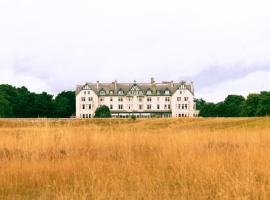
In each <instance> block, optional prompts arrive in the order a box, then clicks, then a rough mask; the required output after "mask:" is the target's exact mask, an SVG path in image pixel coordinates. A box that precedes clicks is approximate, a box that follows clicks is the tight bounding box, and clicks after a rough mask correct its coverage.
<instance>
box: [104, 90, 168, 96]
mask: <svg viewBox="0 0 270 200" xmlns="http://www.w3.org/2000/svg"><path fill="white" fill-rule="evenodd" d="M99 94H100V95H106V91H105V90H101V91H100V92H99ZM109 94H110V95H113V94H114V91H112V90H111V91H109ZM117 94H118V95H124V91H123V90H119V91H118V93H117ZM128 94H129V95H130V94H135V95H137V94H139V95H143V92H142V91H131V92H128ZM146 94H147V95H152V94H153V92H152V90H147V92H146ZM160 94H161V92H160V91H157V95H160ZM164 94H165V95H170V94H171V92H170V91H169V90H166V91H165V92H164Z"/></svg>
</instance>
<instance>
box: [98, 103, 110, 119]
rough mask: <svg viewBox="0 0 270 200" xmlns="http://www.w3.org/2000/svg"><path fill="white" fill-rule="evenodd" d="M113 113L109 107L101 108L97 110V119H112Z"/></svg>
mask: <svg viewBox="0 0 270 200" xmlns="http://www.w3.org/2000/svg"><path fill="white" fill-rule="evenodd" d="M111 117H112V115H111V111H110V109H109V107H108V106H105V105H103V106H100V107H98V108H97V109H96V112H95V118H111Z"/></svg>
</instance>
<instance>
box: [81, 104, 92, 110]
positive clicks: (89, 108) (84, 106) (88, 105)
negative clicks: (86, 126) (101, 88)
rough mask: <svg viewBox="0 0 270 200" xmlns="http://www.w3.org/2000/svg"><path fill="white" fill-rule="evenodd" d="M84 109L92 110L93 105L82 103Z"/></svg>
mask: <svg viewBox="0 0 270 200" xmlns="http://www.w3.org/2000/svg"><path fill="white" fill-rule="evenodd" d="M82 109H83V110H85V109H88V110H91V109H92V105H91V104H82Z"/></svg>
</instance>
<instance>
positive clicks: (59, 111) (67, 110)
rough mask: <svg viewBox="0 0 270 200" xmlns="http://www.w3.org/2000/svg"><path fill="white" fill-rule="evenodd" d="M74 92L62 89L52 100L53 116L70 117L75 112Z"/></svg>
mask: <svg viewBox="0 0 270 200" xmlns="http://www.w3.org/2000/svg"><path fill="white" fill-rule="evenodd" d="M75 109H76V105H75V92H73V91H63V92H61V93H60V94H58V95H57V96H56V98H55V100H54V117H71V116H72V115H74V114H75Z"/></svg>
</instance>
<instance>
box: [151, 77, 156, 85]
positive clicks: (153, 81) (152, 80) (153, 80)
mask: <svg viewBox="0 0 270 200" xmlns="http://www.w3.org/2000/svg"><path fill="white" fill-rule="evenodd" d="M154 83H155V79H154V78H153V77H152V78H151V84H152V85H153V84H154Z"/></svg>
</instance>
